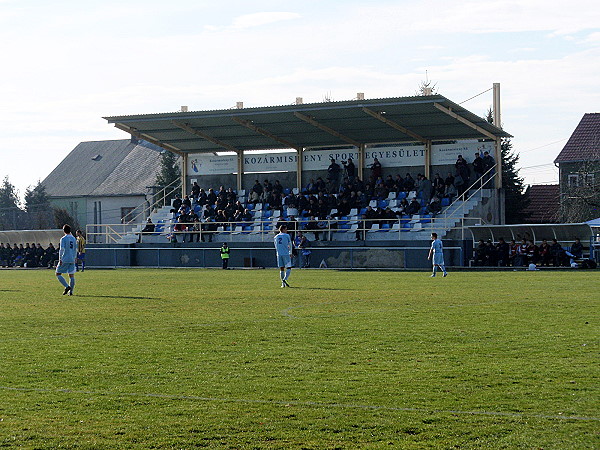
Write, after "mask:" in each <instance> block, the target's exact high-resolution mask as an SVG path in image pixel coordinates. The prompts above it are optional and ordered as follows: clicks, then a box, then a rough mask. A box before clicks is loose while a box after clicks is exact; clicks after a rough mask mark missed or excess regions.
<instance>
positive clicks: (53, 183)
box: [42, 138, 162, 227]
mask: <svg viewBox="0 0 600 450" xmlns="http://www.w3.org/2000/svg"><path fill="white" fill-rule="evenodd" d="M161 151H162V149H161V148H160V147H157V146H155V145H153V144H150V143H148V142H145V141H143V140H137V139H135V138H133V139H131V140H130V139H121V140H110V141H93V142H81V143H80V144H78V145H77V146H76V147H75V148H74V149H73V150H72V151H71V152H70V153H69V154H68V155H67V156H66V158H65V159H64V160H63V161H62V162H61V163H60V164H59V165H58V166H57V167H56V168H55V169H54V170H53V171H52V172H51V173H50V174H49V175H48V176H47V177H46V178H45V179H44V180H43V181H42V185H43V186H44V187H45V189H46V193H47V195H48V198H49V201H50V204H51V205H52V206H53V207H55V208H62V209H65V210H66V211H67V212H68V213H69V214H70V215H71V216H72V217H73V218H74V219H75V220H76V222H77V224H78V225H79V226H81V227H85V226H86V225H87V224H120V223H123V222H128V221H129V220H130V219H131V218H132V217H133V216H134V215H135V214H136V213H137V212H139V211H141V210H142V209H143V208H142V205H144V204H145V203H146V201H147V196H148V194H149V192H148V191H149V190H148V187H150V186H153V185H154V184H155V181H156V175H157V172H158V170H159V169H160V159H161V156H160V154H161Z"/></svg>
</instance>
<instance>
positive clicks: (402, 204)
mask: <svg viewBox="0 0 600 450" xmlns="http://www.w3.org/2000/svg"><path fill="white" fill-rule="evenodd" d="M407 209H408V202H407V201H406V199H405V198H403V199H402V200H400V204H399V205H398V212H399V213H400V214H408V213H407V212H406V211H407Z"/></svg>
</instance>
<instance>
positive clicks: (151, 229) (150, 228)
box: [137, 217, 155, 243]
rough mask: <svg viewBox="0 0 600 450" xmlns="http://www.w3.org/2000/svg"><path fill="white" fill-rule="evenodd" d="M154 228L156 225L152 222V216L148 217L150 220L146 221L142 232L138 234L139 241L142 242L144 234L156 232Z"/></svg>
mask: <svg viewBox="0 0 600 450" xmlns="http://www.w3.org/2000/svg"><path fill="white" fill-rule="evenodd" d="M154 229H155V226H154V224H153V223H152V219H151V218H150V217H148V220H147V221H146V226H145V227H144V228H142V232H141V233H140V235H139V236H138V240H137V241H138V243H139V242H142V236H144V234H149V233H154Z"/></svg>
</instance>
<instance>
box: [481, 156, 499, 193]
mask: <svg viewBox="0 0 600 450" xmlns="http://www.w3.org/2000/svg"><path fill="white" fill-rule="evenodd" d="M482 159H483V171H484V172H488V170H489V173H488V174H487V175H486V176H485V181H489V180H491V179H492V178H493V177H494V173H495V171H494V170H493V169H492V167H494V164H496V161H494V158H492V155H490V154H489V152H483V158H482ZM488 187H489V186H488Z"/></svg>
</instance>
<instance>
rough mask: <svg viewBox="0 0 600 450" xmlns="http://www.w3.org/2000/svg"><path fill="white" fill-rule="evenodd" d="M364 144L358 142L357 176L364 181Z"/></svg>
mask: <svg viewBox="0 0 600 450" xmlns="http://www.w3.org/2000/svg"><path fill="white" fill-rule="evenodd" d="M365 148H366V145H365V144H360V145H359V147H358V177H359V178H360V179H361V180H362V181H365Z"/></svg>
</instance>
